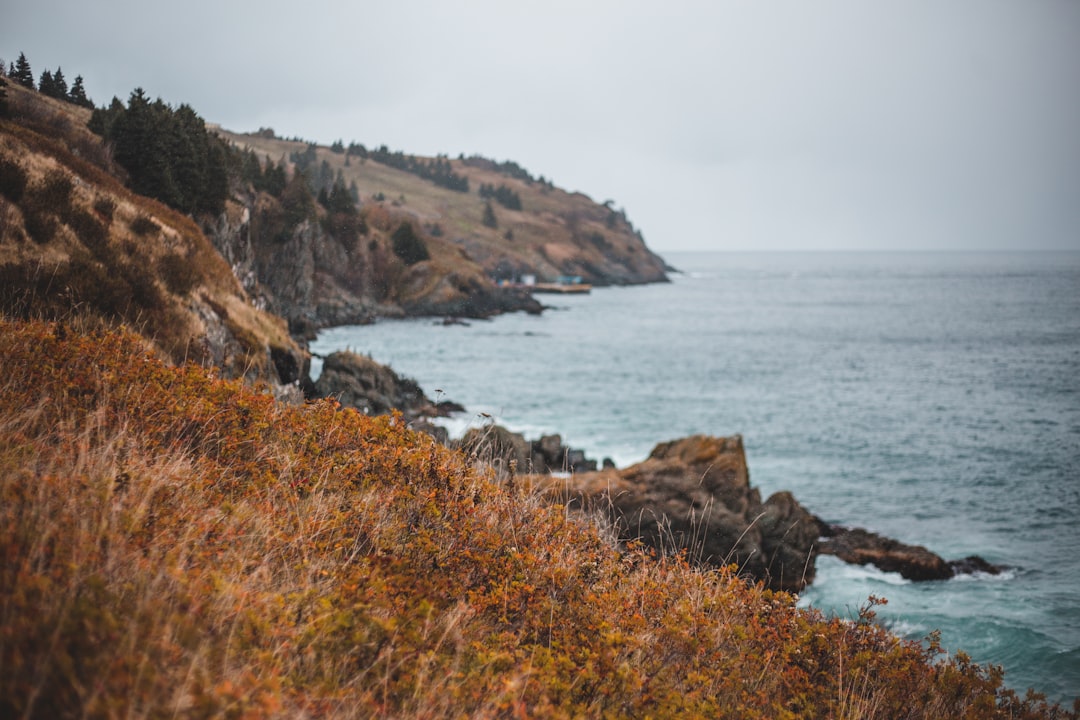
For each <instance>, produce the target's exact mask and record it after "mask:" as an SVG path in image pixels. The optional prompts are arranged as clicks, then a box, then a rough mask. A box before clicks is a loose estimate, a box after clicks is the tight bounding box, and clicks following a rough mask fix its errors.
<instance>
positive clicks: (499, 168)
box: [221, 131, 666, 285]
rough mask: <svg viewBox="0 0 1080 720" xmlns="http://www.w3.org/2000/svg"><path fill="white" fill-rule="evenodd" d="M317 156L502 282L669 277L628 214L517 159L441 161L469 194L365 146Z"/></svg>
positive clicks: (286, 144) (245, 137)
mask: <svg viewBox="0 0 1080 720" xmlns="http://www.w3.org/2000/svg"><path fill="white" fill-rule="evenodd" d="M221 134H222V136H223V137H225V138H227V139H228V140H230V141H231V142H233V143H234V144H236V145H237V146H238V147H240V148H244V149H248V148H250V149H251V150H253V151H254V152H256V153H257V154H258V155H259V156H260V157H261V158H269V159H270V160H271V161H272V162H275V163H276V162H278V161H280V160H281V159H286V160H288V159H289V158H290V157H292V156H294V155H296V154H302V153H304V152H305V151H307V148H308V145H307V144H306V143H303V142H298V141H289V140H283V139H281V138H277V137H273V136H272V133H266V132H264V133H254V134H237V133H230V132H226V131H221ZM339 150H340V148H339ZM358 152H359V151H358ZM315 153H316V157H315V161H314V163H315V165H316V167H317V168H319V169H321V168H322V163H324V162H325V163H326V165H327V168H328V170H329V171H330V172H331V173H334V174H335V175H336V174H337V173H339V172H340V173H341V176H342V178H343V179H344V181H345V182H346V183H347V184H355V186H356V188H357V190H358V192H359V196H360V200H361V203H363V204H364V205H369V206H370V205H377V206H381V207H384V208H386V209H387V210H388V211H391V212H394V213H395V214H398V215H404V216H407V217H411V218H413V219H414V220H415V221H416V223H417V224H418V225H419V227H420V228H422V229H423V231H424V232H425V233H426V235H427V238H428V239H427V242H428V245H429V246H432V247H438V246H444V247H447V248H452V253H453V255H455V256H458V257H461V256H462V253H463V254H464V257H466V258H467V259H469V260H470V261H472V262H473V263H476V264H478V265H479V266H480V267H481V268H483V270H484V272H486V273H487V274H488V275H490V276H492V277H495V278H496V279H513V278H515V277H519V276H520V275H522V274H524V273H531V274H535V275H537V276H538V277H539V278H540V279H541V280H555V279H556V278H557V277H558V276H560V275H579V276H582V277H583V278H584V279H585V280H586V281H588V282H591V283H593V284H597V285H612V284H619V285H621V284H634V283H642V282H658V281H663V280H665V279H666V276H665V272H664V271H665V265H664V262H663V260H662V259H660V258H659V257H658V256H657V255H655V254H654V253H653V252H652V251H650V250H649V249H648V247H646V245H645V242H644V240H643V238H642V236H641V234H640V232H639V231H637V230H636V229H635V228H634V227H633V226H632V225H631V223H630V222H629V221H628V220H627V218H626V215H625V213H624V212H622V211H620V210H617V209H615V208H614V207H611V206H610V204H599V203H596V202H594V201H593V200H592V199H590V198H589V197H587V196H585V195H583V194H581V193H568V192H566V191H564V190H561V189H559V188H557V187H554V186H553V185H552V184H551V183H550V182H547V181H541V180H540V179H539V178H532V177H531V176H529V174H528V173H527V172H525V171H523V170H522V169H521V168H519V167H518V166H516V165H514V164H513V163H504V164H498V163H495V162H492V161H490V160H485V159H482V158H469V159H453V160H451V159H441V160H442V162H444V163H445V164H447V165H448V166H449V170H450V172H451V173H452V174H453V176H454V177H455V178H463V179H464V180H466V181H467V184H468V188H469V190H468V192H459V191H456V190H453V189H450V188H448V187H445V186H442V185H439V184H436V183H435V182H432V181H431V180H430V179H425V178H423V177H421V176H419V175H417V174H415V173H413V172H408V171H406V170H403V169H399V168H397V167H393V166H392V165H391V164H387V163H386V162H385V161H380V160H378V159H376V158H378V157H381V156H380V155H379V154H378V153H377V152H374V151H370V152H369V151H367V150H366V149H365V150H364V151H363V154H356V155H354V154H351V153H348V152H334V151H332V150H331V149H330V148H328V147H319V148H316V149H315ZM402 157H407V158H409V159H412V160H413V161H415V162H418V163H420V164H432V163H434V162H436V159H435V158H413V157H412V156H400V154H399V159H400V158H402ZM484 186H489V187H491V188H501V189H502V190H503V191H505V192H506V193H509V194H513V196H515V197H516V199H517V200H518V201H519V202H520V209H511V208H509V207H506V206H504V205H503V204H501V203H500V202H499V201H498V200H495V199H490V198H487V199H486V198H485V197H482V196H481V191H482V188H483V187H484ZM485 205H490V207H491V208H492V210H491V212H492V213H493V215H494V218H493V222H489V224H485V221H484V220H485ZM490 220H491V218H489V221H490ZM442 252H444V253H445V252H446V251H442Z"/></svg>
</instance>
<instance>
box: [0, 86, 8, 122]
mask: <svg viewBox="0 0 1080 720" xmlns="http://www.w3.org/2000/svg"><path fill="white" fill-rule="evenodd" d="M8 114H9V110H8V101H7V81H6V80H4V78H0V118H6V117H7V116H8Z"/></svg>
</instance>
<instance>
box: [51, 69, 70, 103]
mask: <svg viewBox="0 0 1080 720" xmlns="http://www.w3.org/2000/svg"><path fill="white" fill-rule="evenodd" d="M52 96H53V97H54V98H56V99H57V100H67V99H68V84H67V80H66V79H64V71H63V69H61V68H60V67H57V68H56V72H54V73H53V95H52Z"/></svg>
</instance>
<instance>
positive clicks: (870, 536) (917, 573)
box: [819, 523, 1003, 581]
mask: <svg viewBox="0 0 1080 720" xmlns="http://www.w3.org/2000/svg"><path fill="white" fill-rule="evenodd" d="M821 526H822V536H823V537H822V542H821V545H820V548H819V552H821V554H823V555H835V556H836V557H838V558H840V559H841V560H843V561H844V562H846V563H851V564H852V565H873V566H874V567H876V568H878V569H879V570H881V571H883V572H895V573H899V574H900V575H901V576H902V577H904V578H907V579H908V580H914V581H921V580H947V579H949V578H951V577H954V576H956V575H968V574H971V573H976V572H983V573H988V574H991V575H997V574H999V573H1000V572H1001V571H1002V569H1003V568H1001V567H999V566H997V565H993V564H991V563H989V562H987V561H986V560H984V559H983V558H981V557H979V556H977V555H972V556H969V557H966V558H964V559H962V560H952V561H948V560H945V559H944V558H942V557H941V556H940V555H938V554H936V553H934V552H931V551H930V550H927V549H926V548H925V547H923V546H921V545H907V544H905V543H902V542H900V541H898V540H893V539H892V538H887V537H882V536H881V535H878V534H876V533H872V532H870V531H868V530H864V529H862V528H846V527H841V526H839V525H828V524H826V523H822V524H821Z"/></svg>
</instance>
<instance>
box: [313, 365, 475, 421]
mask: <svg viewBox="0 0 1080 720" xmlns="http://www.w3.org/2000/svg"><path fill="white" fill-rule="evenodd" d="M314 394H315V395H317V396H319V397H330V398H334V399H336V400H337V401H338V402H340V403H341V404H342V405H345V406H347V407H352V408H355V409H357V410H359V411H360V412H362V413H365V414H368V415H387V414H389V413H391V412H393V411H394V410H398V411H400V412H401V414H402V415H403V416H404V417H405V419H406V420H410V421H411V420H417V419H420V418H430V417H437V416H439V415H445V414H446V413H447V412H449V411H452V410H458V409H460V406H458V405H454V404H453V403H438V404H436V403H434V402H432V401H431V400H430V399H429V398H428V397H427V396H426V395H424V391H423V390H422V389H421V388H420V385H418V384H417V383H416V381H415V380H412V379H410V378H406V377H402V376H400V375H398V374H397V373H396V372H394V371H393V370H391V369H390V368H388V367H386V366H385V365H380V364H379V363H377V362H375V361H374V360H372V359H371V358H369V357H367V356H365V355H359V354H357V353H354V352H348V351H341V352H335V353H332V354H330V355H328V356H327V357H326V359H325V360H324V361H323V369H322V374H321V375H319V379H318V381H316V383H315V386H314Z"/></svg>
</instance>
